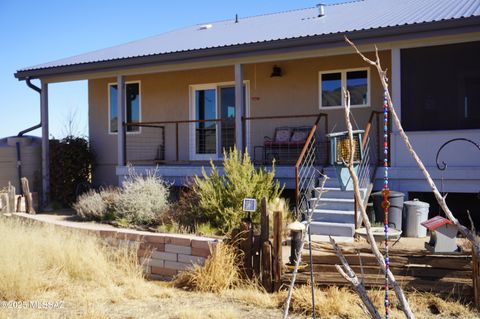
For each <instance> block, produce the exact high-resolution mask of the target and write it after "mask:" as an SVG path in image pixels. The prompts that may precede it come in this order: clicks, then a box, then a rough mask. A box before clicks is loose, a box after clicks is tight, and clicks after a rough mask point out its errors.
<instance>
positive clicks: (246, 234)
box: [239, 221, 253, 278]
mask: <svg viewBox="0 0 480 319" xmlns="http://www.w3.org/2000/svg"><path fill="white" fill-rule="evenodd" d="M239 238H240V249H241V251H242V252H243V270H244V272H245V275H246V276H247V277H248V278H252V274H253V272H252V239H253V232H252V227H251V223H250V222H246V221H243V222H241V223H240V234H239Z"/></svg>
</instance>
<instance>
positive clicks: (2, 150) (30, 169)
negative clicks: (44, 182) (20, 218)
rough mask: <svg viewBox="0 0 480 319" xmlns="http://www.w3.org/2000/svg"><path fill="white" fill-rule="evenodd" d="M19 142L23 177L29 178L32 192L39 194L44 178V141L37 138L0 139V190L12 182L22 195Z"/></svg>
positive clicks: (15, 137) (13, 137)
mask: <svg viewBox="0 0 480 319" xmlns="http://www.w3.org/2000/svg"><path fill="white" fill-rule="evenodd" d="M17 142H18V143H19V144H20V157H21V163H22V177H26V178H28V181H29V186H30V191H31V192H39V191H40V187H41V177H42V175H41V169H42V148H41V147H42V139H41V138H40V137H37V136H21V137H18V136H11V137H5V138H1V139H0V189H2V188H3V187H6V186H7V185H8V182H10V183H11V184H12V185H13V186H15V188H16V191H17V194H19V193H20V185H19V183H20V182H19V178H18V169H17V149H16V144H17Z"/></svg>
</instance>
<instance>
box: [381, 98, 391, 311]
mask: <svg viewBox="0 0 480 319" xmlns="http://www.w3.org/2000/svg"><path fill="white" fill-rule="evenodd" d="M388 147H389V145H388V98H387V90H385V91H384V93H383V155H384V158H383V167H384V178H383V203H382V208H383V213H384V216H385V218H384V222H383V225H384V232H385V256H384V258H385V319H388V318H389V312H388V311H389V300H388V289H389V287H388V271H389V269H390V258H389V255H388V208H389V207H390V202H389V200H388V197H389V194H390V189H389V187H388Z"/></svg>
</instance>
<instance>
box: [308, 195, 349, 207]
mask: <svg viewBox="0 0 480 319" xmlns="http://www.w3.org/2000/svg"><path fill="white" fill-rule="evenodd" d="M316 200H317V198H311V199H310V204H311V205H312V206H313V205H315V202H316ZM315 208H318V209H330V210H354V209H355V201H354V199H353V198H324V197H321V198H320V200H319V201H318V202H317V206H316V207H315Z"/></svg>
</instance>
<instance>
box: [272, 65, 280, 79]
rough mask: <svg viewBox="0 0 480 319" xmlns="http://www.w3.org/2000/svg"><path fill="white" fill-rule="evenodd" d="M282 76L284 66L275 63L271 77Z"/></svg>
mask: <svg viewBox="0 0 480 319" xmlns="http://www.w3.org/2000/svg"><path fill="white" fill-rule="evenodd" d="M281 76H282V68H280V67H279V66H276V65H274V66H273V68H272V74H271V75H270V77H271V78H274V77H281Z"/></svg>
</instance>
